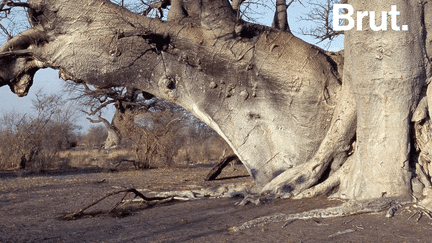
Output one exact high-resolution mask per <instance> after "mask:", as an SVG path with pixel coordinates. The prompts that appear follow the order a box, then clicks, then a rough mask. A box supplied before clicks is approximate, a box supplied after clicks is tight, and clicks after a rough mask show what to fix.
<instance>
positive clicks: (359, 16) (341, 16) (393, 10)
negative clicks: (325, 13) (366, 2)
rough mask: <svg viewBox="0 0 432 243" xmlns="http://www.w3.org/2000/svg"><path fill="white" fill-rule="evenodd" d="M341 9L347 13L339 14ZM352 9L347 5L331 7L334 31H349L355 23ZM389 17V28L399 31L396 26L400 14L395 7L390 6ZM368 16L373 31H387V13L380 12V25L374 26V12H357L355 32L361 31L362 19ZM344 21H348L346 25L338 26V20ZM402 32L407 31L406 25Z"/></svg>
mask: <svg viewBox="0 0 432 243" xmlns="http://www.w3.org/2000/svg"><path fill="white" fill-rule="evenodd" d="M341 9H346V10H347V11H346V12H345V13H344V14H341V11H340V10H341ZM353 14H354V8H353V7H352V6H351V5H349V4H335V5H334V6H333V29H334V30H335V31H342V30H351V29H352V28H353V27H354V25H355V21H354V19H353V17H351V16H352V15H353ZM388 14H389V15H390V16H391V28H392V30H395V31H400V30H401V28H400V27H399V26H398V25H397V16H398V15H400V12H398V11H397V10H396V5H392V6H391V11H390V12H388ZM368 16H369V25H370V28H371V29H372V30H373V31H382V30H387V16H388V15H387V11H382V13H381V25H380V26H376V24H375V11H370V12H368V11H357V30H363V18H365V17H368ZM341 19H346V20H347V21H348V25H342V26H341V25H339V22H340V21H339V20H341ZM402 30H403V31H407V30H408V25H402Z"/></svg>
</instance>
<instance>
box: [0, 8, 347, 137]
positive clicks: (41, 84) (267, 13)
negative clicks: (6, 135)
mask: <svg viewBox="0 0 432 243" xmlns="http://www.w3.org/2000/svg"><path fill="white" fill-rule="evenodd" d="M306 7H307V6H306ZM306 7H303V6H302V5H300V4H298V3H294V4H293V5H292V6H291V7H290V9H289V12H288V14H289V23H290V27H291V31H292V32H293V33H294V34H295V35H296V36H298V37H299V38H301V39H303V40H305V41H307V42H309V43H313V44H315V43H316V42H317V41H316V40H314V39H312V38H311V37H309V36H302V35H300V33H299V31H300V28H302V27H307V26H308V25H310V24H311V23H307V22H306V21H299V18H300V16H302V15H304V13H305V12H307V11H308V9H307V8H306ZM260 11H261V12H262V13H263V15H262V16H258V17H257V18H256V20H257V21H258V22H259V23H260V24H264V25H271V22H272V19H273V12H272V11H271V10H269V9H262V8H261V10H260ZM1 23H2V24H5V23H4V22H1ZM4 40H5V39H4V36H3V37H0V43H1V44H2V43H4ZM318 46H320V47H322V48H325V46H324V44H319V45H318ZM341 49H343V37H338V38H337V39H336V40H335V41H333V43H332V45H331V46H330V48H329V50H331V51H337V50H341ZM63 83H64V81H63V80H61V79H59V78H58V72H57V71H55V70H52V69H44V70H39V71H38V72H37V73H36V75H35V79H34V84H33V86H32V88H31V89H30V92H29V94H28V95H27V96H26V97H21V98H19V97H17V96H16V95H15V94H13V93H12V92H11V91H10V89H9V87H8V86H3V87H0V100H1V101H0V116H1V115H2V114H4V113H5V112H12V111H16V112H19V113H30V112H31V109H30V108H31V100H32V99H34V98H35V94H36V92H37V91H38V90H40V89H43V91H44V93H48V94H50V93H61V92H62V89H63ZM113 114H114V108H113V107H109V108H108V109H107V110H105V111H104V113H103V116H104V117H105V118H107V119H108V120H110V119H111V118H112V116H113ZM78 125H80V126H82V127H83V131H85V130H86V129H88V127H90V126H91V123H90V122H88V121H87V120H86V119H85V116H84V114H83V116H82V117H81V118H80V119H79V120H78Z"/></svg>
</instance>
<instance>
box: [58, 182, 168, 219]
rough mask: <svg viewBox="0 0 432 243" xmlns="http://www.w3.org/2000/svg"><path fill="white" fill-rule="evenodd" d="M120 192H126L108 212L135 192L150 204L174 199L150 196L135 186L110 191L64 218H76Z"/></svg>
mask: <svg viewBox="0 0 432 243" xmlns="http://www.w3.org/2000/svg"><path fill="white" fill-rule="evenodd" d="M120 193H125V195H124V197H123V198H122V200H120V201H119V202H118V203H117V204H116V205H115V206H114V207H113V208H111V209H110V210H109V211H108V212H112V211H113V210H114V209H115V208H117V207H118V206H119V205H120V204H121V203H122V202H123V200H124V198H126V196H127V194H128V193H134V194H135V196H136V197H140V198H141V199H142V202H144V203H146V204H148V205H155V204H158V203H164V202H169V201H172V200H173V197H152V198H149V197H146V196H144V194H142V193H141V192H139V191H137V190H136V189H135V188H127V189H124V190H119V191H114V192H110V193H108V194H106V195H105V196H103V197H101V198H99V199H97V200H95V201H93V202H92V203H91V204H89V205H88V206H86V207H84V208H82V209H80V210H78V211H76V212H74V213H71V214H67V215H65V216H64V217H63V219H66V220H72V219H75V218H77V217H79V216H81V215H82V214H83V213H84V211H85V210H87V209H89V208H90V207H93V206H94V205H96V204H98V203H99V202H101V201H103V200H104V199H106V198H108V197H110V196H113V195H117V194H120ZM152 202H155V203H152Z"/></svg>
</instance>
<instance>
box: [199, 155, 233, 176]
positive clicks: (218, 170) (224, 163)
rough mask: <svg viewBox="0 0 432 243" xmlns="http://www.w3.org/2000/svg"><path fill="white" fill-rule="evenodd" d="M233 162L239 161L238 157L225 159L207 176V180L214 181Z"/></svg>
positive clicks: (231, 156)
mask: <svg viewBox="0 0 432 243" xmlns="http://www.w3.org/2000/svg"><path fill="white" fill-rule="evenodd" d="M233 160H237V161H239V158H238V157H237V155H230V156H227V157H225V158H223V159H222V160H221V161H220V162H219V163H218V164H217V165H216V166H215V167H213V168H212V169H211V170H210V171H209V173H208V174H207V176H206V178H205V180H206V181H212V180H215V179H216V177H217V176H218V175H219V174H220V173H221V172H222V170H223V169H224V168H225V167H226V166H227V165H228V164H229V163H230V162H231V161H233Z"/></svg>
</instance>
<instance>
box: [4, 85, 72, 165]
mask: <svg viewBox="0 0 432 243" xmlns="http://www.w3.org/2000/svg"><path fill="white" fill-rule="evenodd" d="M33 110H35V111H36V115H33V116H32V115H27V114H24V115H23V114H19V113H8V114H4V115H3V117H2V118H0V119H1V123H0V144H1V146H0V147H1V151H0V169H3V170H6V169H18V168H22V169H29V170H32V171H37V172H38V171H42V170H46V169H50V168H53V167H57V166H58V164H57V163H55V160H54V158H55V156H56V154H57V153H58V151H60V150H61V149H64V148H67V147H69V146H70V145H71V144H72V143H73V142H74V140H75V135H74V134H73V131H74V129H75V128H76V127H75V126H74V125H73V124H72V121H73V119H74V117H75V114H76V113H74V109H73V108H72V107H71V106H68V104H67V102H64V101H63V100H62V99H61V97H60V96H58V95H49V96H48V95H44V94H42V93H38V95H37V98H36V100H33ZM60 166H62V167H64V166H67V165H65V164H60Z"/></svg>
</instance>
